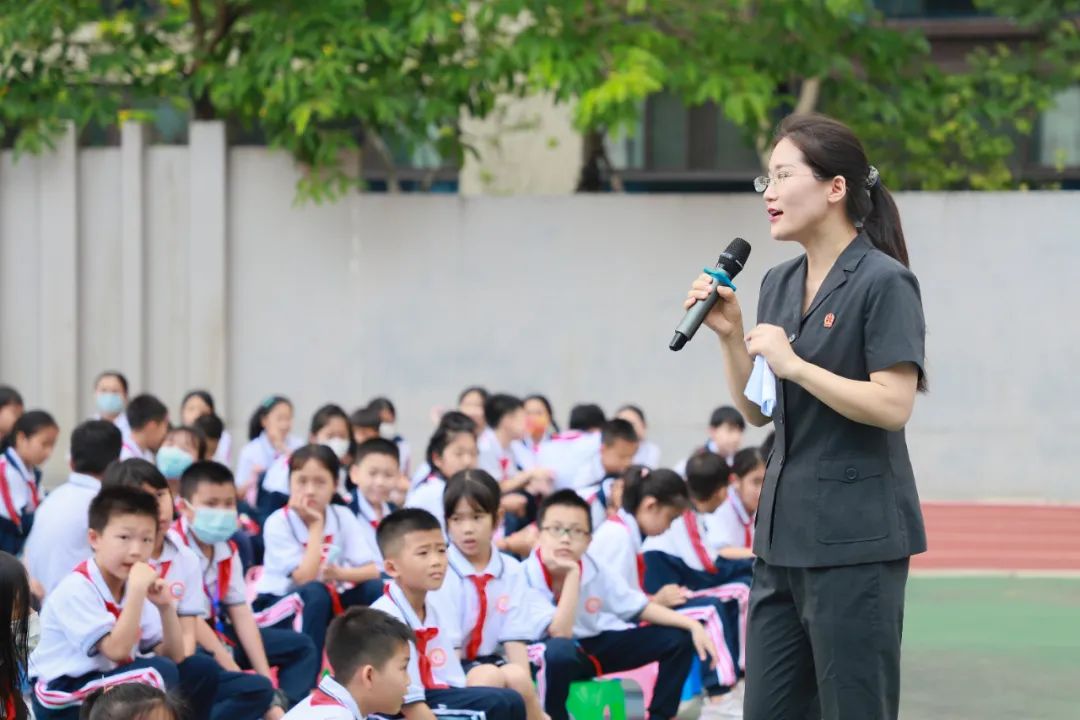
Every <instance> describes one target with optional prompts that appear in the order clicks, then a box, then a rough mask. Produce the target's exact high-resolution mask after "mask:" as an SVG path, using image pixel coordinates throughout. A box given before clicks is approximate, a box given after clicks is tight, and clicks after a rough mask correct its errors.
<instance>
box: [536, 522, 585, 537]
mask: <svg viewBox="0 0 1080 720" xmlns="http://www.w3.org/2000/svg"><path fill="white" fill-rule="evenodd" d="M540 529H541V530H543V531H544V532H546V533H547V534H548V535H551V536H552V537H556V538H561V537H568V538H570V539H571V540H584V539H585V538H587V537H589V534H590V533H589V531H588V530H582V529H581V528H576V527H563V526H562V525H545V526H543V527H542V528H540Z"/></svg>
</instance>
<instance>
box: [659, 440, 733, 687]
mask: <svg viewBox="0 0 1080 720" xmlns="http://www.w3.org/2000/svg"><path fill="white" fill-rule="evenodd" d="M686 473H687V476H688V479H687V489H688V490H689V492H690V504H691V505H692V511H691V510H687V511H686V512H684V513H683V514H682V516H681V517H679V518H676V519H675V521H674V522H672V524H671V527H670V528H668V530H667V531H666V532H664V533H661V534H660V535H656V536H653V537H649V538H646V540H645V543H644V545H643V546H642V551H643V552H644V557H645V590H646V591H647V592H661V591H662V590H663V588H665V587H669V586H678V587H682V588H685V589H686V590H688V591H689V592H688V594H689V596H690V598H691V602H692V603H701V602H703V600H702V598H714V599H716V600H717V601H719V602H720V603H722V605H721V606H720V608H718V611H719V612H720V613H721V615H722V617H723V623H724V635H725V637H726V638H727V647H728V650H729V651H730V654H731V657H732V658H736V657H737V658H738V667H739V668H740V669H741V668H742V667H743V665H744V663H745V653H746V619H747V612H748V609H749V599H750V587H749V586H750V575H751V569H752V563H751V561H750V560H746V559H740V557H738V556H735V557H725V553H724V552H721V551H720V549H719V548H718V547H716V546H715V545H713V544H712V542H711V540H710V538H711V537H712V531H711V527H712V525H713V524H714V523H715V520H714V513H715V512H716V509H717V508H718V507H720V505H721V503H723V502H724V498H725V497H726V496H727V495H728V492H729V491H728V476H729V474H730V472H729V470H728V465H727V463H726V462H724V459H723V458H721V457H720V456H719V455H717V454H715V453H701V454H699V455H695V456H694V457H692V458H690V461H689V462H688V463H687V466H686ZM736 630H737V632H736ZM706 689H707V690H710V691H712V690H713V688H711V687H706ZM712 694H713V695H715V694H717V693H716V692H712Z"/></svg>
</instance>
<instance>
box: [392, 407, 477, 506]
mask: <svg viewBox="0 0 1080 720" xmlns="http://www.w3.org/2000/svg"><path fill="white" fill-rule="evenodd" d="M477 454H478V450H477V443H476V423H474V422H473V421H472V419H470V418H469V417H467V416H466V415H464V414H462V413H459V412H456V411H453V410H452V411H450V412H448V413H446V414H445V415H443V416H442V419H441V420H440V421H439V427H437V428H436V429H435V433H434V434H433V435H432V436H431V440H430V441H429V442H428V447H427V461H428V464H429V465H430V466H431V468H432V472H431V475H430V476H428V478H427V479H426V480H424V481H423V482H422V483H420V484H419V485H417V486H416V487H414V488H413V489H412V491H410V492H409V495H408V497H406V498H405V506H406V507H412V508H420V509H422V510H427V511H428V512H429V513H431V514H432V515H434V516H435V518H436V519H437V520H438V521H439V524H440V525H443V526H445V518H444V517H443V489H444V488H445V487H446V478H448V477H451V476H453V475H455V474H456V473H458V472H461V471H462V470H468V469H470V468H474V467H476V460H477Z"/></svg>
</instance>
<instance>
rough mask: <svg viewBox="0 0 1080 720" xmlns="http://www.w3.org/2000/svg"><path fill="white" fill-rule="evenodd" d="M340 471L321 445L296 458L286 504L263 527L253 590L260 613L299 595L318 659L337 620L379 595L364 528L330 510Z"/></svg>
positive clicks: (340, 508) (341, 511) (344, 510)
mask: <svg viewBox="0 0 1080 720" xmlns="http://www.w3.org/2000/svg"><path fill="white" fill-rule="evenodd" d="M338 470H339V464H338V459H337V456H336V455H334V452H333V451H332V450H331V449H330V448H328V447H326V446H324V445H305V446H304V447H302V448H300V449H299V450H297V451H296V452H294V453H293V454H292V458H291V460H290V461H289V472H290V477H289V482H290V493H289V504H288V505H286V506H285V507H283V508H281V509H280V510H278V511H276V512H275V513H274V514H273V515H271V516H270V517H269V518H268V519H267V521H266V525H265V526H264V527H263V540H264V542H265V544H266V552H265V558H266V559H265V562H264V564H263V574H262V577H261V578H259V582H258V583H257V584H256V586H255V589H256V591H257V592H258V593H259V594H258V597H256V598H255V602H254V606H255V609H256V610H263V609H266V608H268V607H270V606H272V605H274V604H276V603H277V602H279V601H280V600H281V599H282V598H284V597H286V596H288V595H291V594H294V593H295V594H296V595H298V596H299V597H300V599H301V600H302V601H303V604H304V609H303V613H302V616H303V632H304V634H306V635H307V636H308V637H310V638H311V639H312V641H313V642H314V643H315V649H316V650H317V651H318V652H319V653H320V654H321V653H322V648H323V643H324V641H325V639H326V628H327V626H328V625H329V624H330V620H331V619H332V618H333V616H334V615H339V614H341V612H342V610H343V609H344V608H346V607H350V606H352V605H369V604H371V603H372V602H374V601H375V600H376V599H378V597H379V596H380V595H381V594H382V581H381V580H380V579H379V575H380V572H379V568H378V566H377V565H376V563H375V556H374V555H372V553H371V552H370V550H368V547H367V543H366V542H365V541H364V535H363V531H362V530H361V528H360V522H359V521H358V520H357V519H356V516H355V515H354V514H353V513H352V511H351V510H350V509H349V508H348V507H346V506H345V505H332V504H331V500H332V499H333V497H334V493H335V489H336V487H337V476H338ZM313 539H314V541H313Z"/></svg>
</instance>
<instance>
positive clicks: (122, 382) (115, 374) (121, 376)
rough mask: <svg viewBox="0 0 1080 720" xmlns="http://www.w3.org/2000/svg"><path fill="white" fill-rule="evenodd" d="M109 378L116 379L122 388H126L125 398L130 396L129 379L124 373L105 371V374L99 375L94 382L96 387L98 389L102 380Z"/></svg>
mask: <svg viewBox="0 0 1080 720" xmlns="http://www.w3.org/2000/svg"><path fill="white" fill-rule="evenodd" d="M107 377H114V378H116V379H117V380H118V381H119V382H120V387H122V388H124V397H127V396H128V381H127V378H126V377H124V373H122V372H119V371H117V370H105V371H104V372H102V373H99V374H98V376H97V378H96V379H95V380H94V387H97V384H98V383H99V382H101V381H102V380H104V379H105V378H107Z"/></svg>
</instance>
